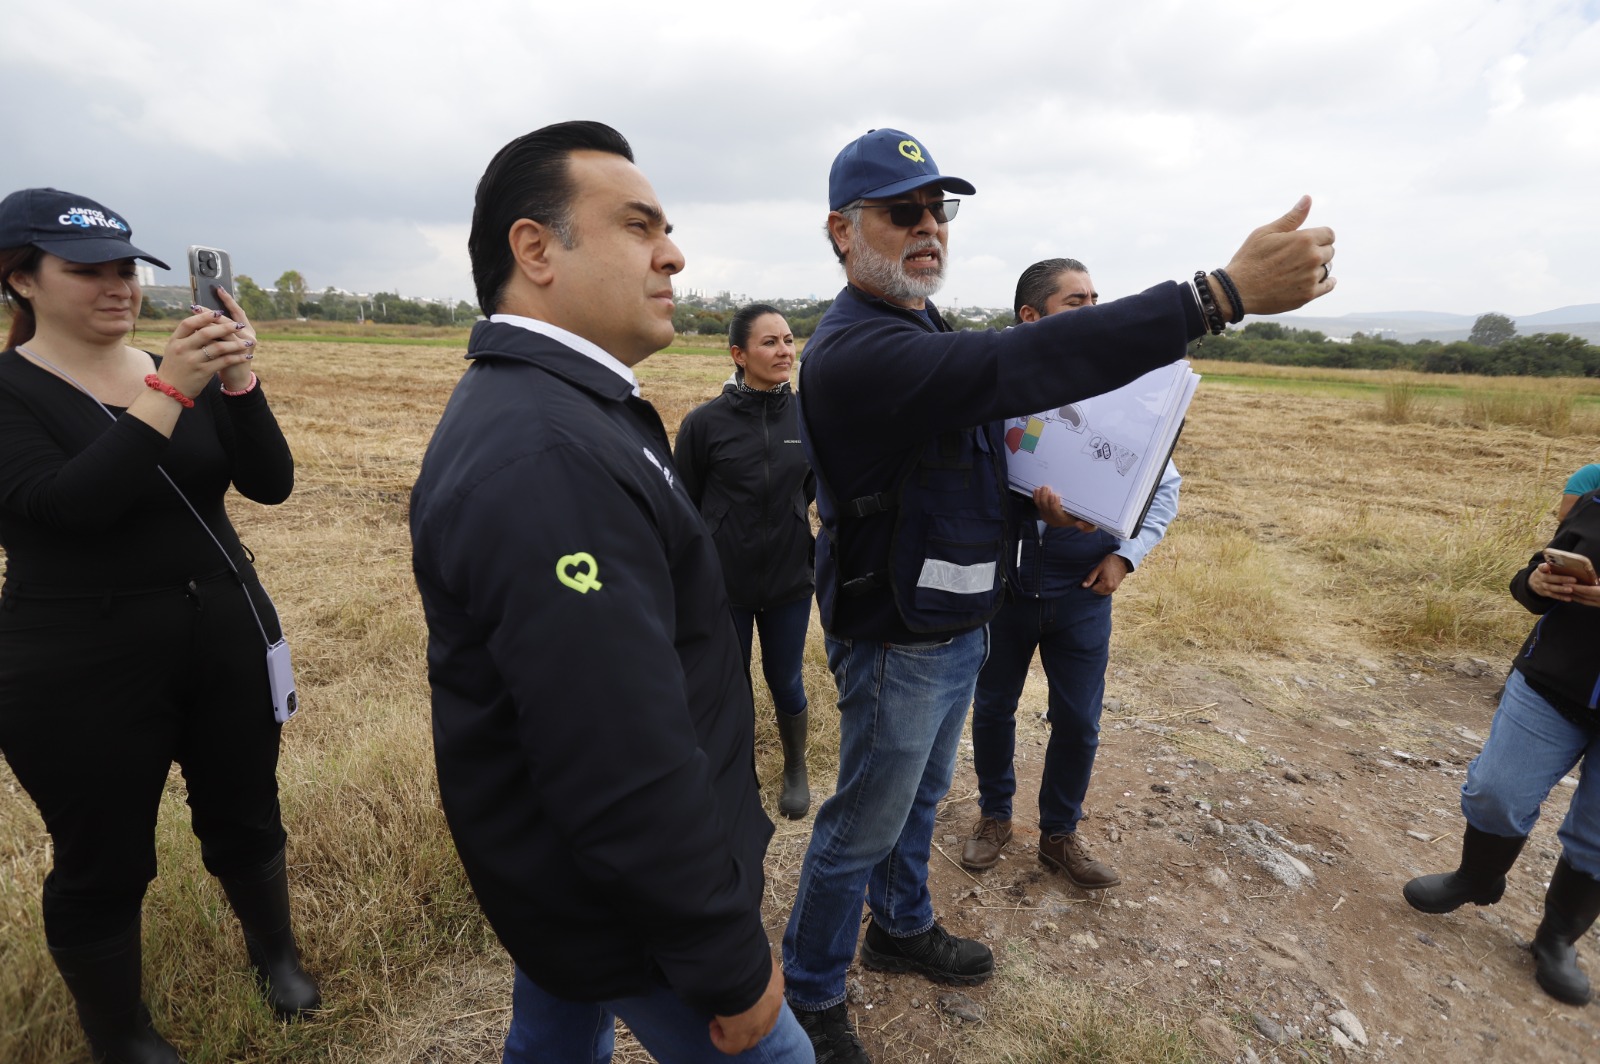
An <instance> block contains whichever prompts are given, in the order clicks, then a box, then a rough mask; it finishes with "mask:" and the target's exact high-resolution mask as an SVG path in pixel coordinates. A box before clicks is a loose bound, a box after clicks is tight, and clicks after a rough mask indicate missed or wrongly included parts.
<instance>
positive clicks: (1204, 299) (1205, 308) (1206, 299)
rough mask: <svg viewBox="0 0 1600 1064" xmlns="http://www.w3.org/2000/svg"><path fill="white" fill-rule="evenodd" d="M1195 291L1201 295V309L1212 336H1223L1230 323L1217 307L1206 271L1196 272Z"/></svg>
mask: <svg viewBox="0 0 1600 1064" xmlns="http://www.w3.org/2000/svg"><path fill="white" fill-rule="evenodd" d="M1194 291H1195V294H1196V295H1198V296H1199V297H1200V310H1201V312H1202V313H1203V314H1204V315H1205V318H1206V328H1207V329H1209V330H1210V332H1211V335H1212V336H1221V335H1222V332H1223V330H1224V329H1226V328H1227V327H1228V323H1227V322H1225V321H1223V320H1222V311H1220V310H1218V309H1217V300H1216V297H1215V296H1213V295H1212V294H1211V282H1210V280H1208V279H1207V278H1206V271H1204V270H1196V271H1195V272H1194Z"/></svg>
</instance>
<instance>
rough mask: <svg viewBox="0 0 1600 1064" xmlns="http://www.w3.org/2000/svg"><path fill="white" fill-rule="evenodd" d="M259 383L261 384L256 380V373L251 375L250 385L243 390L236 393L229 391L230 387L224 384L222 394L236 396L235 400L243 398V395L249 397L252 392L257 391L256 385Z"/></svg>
mask: <svg viewBox="0 0 1600 1064" xmlns="http://www.w3.org/2000/svg"><path fill="white" fill-rule="evenodd" d="M258 383H260V382H259V381H258V380H257V379H256V375H255V374H254V373H252V374H250V383H249V384H246V385H245V386H244V387H243V388H240V389H239V390H238V391H236V392H230V391H228V386H227V385H225V384H224V385H223V386H222V394H223V395H231V396H234V397H235V398H237V397H238V396H241V395H249V394H250V393H251V392H253V391H255V390H256V385H257V384H258Z"/></svg>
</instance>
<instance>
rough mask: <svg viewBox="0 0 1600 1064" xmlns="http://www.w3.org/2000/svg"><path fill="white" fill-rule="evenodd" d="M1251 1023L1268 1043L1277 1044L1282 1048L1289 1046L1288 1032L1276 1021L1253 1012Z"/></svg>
mask: <svg viewBox="0 0 1600 1064" xmlns="http://www.w3.org/2000/svg"><path fill="white" fill-rule="evenodd" d="M1250 1022H1251V1023H1253V1024H1255V1027H1256V1030H1258V1031H1260V1032H1261V1037H1263V1038H1265V1039H1266V1040H1267V1041H1269V1042H1273V1043H1276V1044H1277V1045H1280V1046H1281V1045H1287V1044H1288V1043H1289V1034H1288V1032H1286V1031H1285V1030H1284V1029H1283V1027H1282V1026H1281V1025H1280V1024H1279V1023H1278V1022H1277V1021H1276V1020H1274V1019H1272V1018H1270V1017H1268V1016H1263V1015H1262V1014H1261V1013H1259V1012H1252V1013H1251V1014H1250Z"/></svg>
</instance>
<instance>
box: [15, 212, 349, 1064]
mask: <svg viewBox="0 0 1600 1064" xmlns="http://www.w3.org/2000/svg"><path fill="white" fill-rule="evenodd" d="M130 237H131V230H130V229H129V228H128V226H127V223H126V222H124V221H123V220H122V219H121V218H120V217H119V216H117V215H116V214H114V213H113V212H112V211H110V210H108V209H107V208H105V207H103V206H101V205H100V204H98V203H96V202H94V201H93V200H90V199H88V198H86V197H83V196H78V195H75V194H72V193H66V192H60V191H57V190H55V189H26V190H24V191H21V192H16V193H13V194H12V195H10V196H7V197H6V198H5V199H4V200H3V201H0V292H3V295H4V298H5V301H6V303H7V304H8V306H9V308H10V310H11V314H12V322H11V330H10V335H9V336H8V338H7V342H6V345H5V350H4V351H3V352H0V546H3V547H4V549H5V558H6V573H5V583H4V586H3V588H0V752H3V753H4V754H5V758H6V760H7V762H8V763H9V764H10V766H11V769H12V771H13V772H14V773H15V774H16V777H17V780H18V782H19V783H21V784H22V786H23V788H24V789H25V790H26V791H27V793H28V795H29V796H30V797H31V798H32V799H33V801H34V803H35V804H36V805H37V806H38V808H39V812H40V814H41V816H42V817H43V818H44V822H45V826H46V828H47V829H48V830H49V832H50V837H51V841H52V843H53V845H54V856H55V860H54V865H53V867H52V868H51V870H50V873H49V875H48V876H47V877H46V879H45V884H44V897H43V913H44V925H45V938H46V940H47V943H48V945H49V948H50V954H51V956H52V958H53V959H54V960H55V962H56V966H57V967H58V968H59V969H60V971H61V975H62V978H63V979H64V980H65V982H66V984H67V987H68V989H69V990H70V991H71V993H72V996H73V998H74V1000H75V1002H76V1004H77V1009H78V1016H79V1019H80V1020H81V1022H82V1024H83V1029H84V1031H85V1033H86V1034H87V1035H88V1037H89V1042H90V1046H91V1048H92V1050H93V1054H94V1059H95V1060H96V1061H118V1062H122V1061H136V1062H155V1061H163V1062H164V1061H176V1060H178V1059H179V1058H178V1055H177V1053H176V1052H175V1051H174V1049H173V1048H172V1046H171V1045H170V1044H168V1043H167V1042H166V1040H165V1039H163V1038H162V1037H161V1036H160V1035H159V1034H157V1033H156V1031H155V1029H154V1028H153V1026H152V1023H151V1017H150V1013H149V1011H148V1010H147V1009H146V1007H145V1006H144V1003H143V1002H142V1001H141V996H140V911H141V908H142V904H143V898H144V893H145V889H146V887H147V886H148V884H149V882H150V880H151V879H153V878H154V877H155V873H156V852H155V827H156V813H157V808H158V806H159V804H160V801H161V793H162V790H163V787H164V786H165V783H166V780H167V774H168V770H169V768H170V767H171V764H172V762H173V761H176V762H178V764H179V765H180V766H181V768H182V770H183V776H184V780H185V783H186V785H187V791H188V802H189V806H190V809H191V820H192V825H193V829H194V832H195V834H196V835H197V836H198V837H199V839H200V848H201V856H202V859H203V860H204V863H205V866H206V868H207V869H208V870H209V871H210V872H211V873H212V874H213V875H215V876H217V877H218V879H220V880H221V882H222V887H223V889H224V891H225V893H226V894H227V897H228V900H229V902H230V903H231V904H232V906H233V909H234V911H235V912H236V913H237V914H238V917H239V921H240V923H241V925H242V927H243V929H244V938H245V944H246V946H247V949H248V955H249V958H250V961H251V963H252V964H253V966H254V967H255V969H256V972H257V974H258V976H259V978H260V979H261V980H262V982H263V984H264V986H265V990H266V996H267V999H268V1001H269V1002H270V1003H271V1005H272V1007H273V1008H274V1009H275V1010H276V1011H277V1012H278V1013H279V1014H280V1015H282V1016H285V1017H292V1016H296V1015H299V1014H300V1013H301V1012H304V1011H305V1010H308V1009H312V1008H315V1007H316V1006H317V1004H318V1003H319V996H318V991H317V986H316V984H315V983H314V982H313V981H312V979H311V978H310V976H308V975H307V974H306V972H305V970H304V969H303V968H302V967H301V965H300V961H299V954H298V951H297V949H296V946H295V941H294V936H293V933H292V932H291V930H290V924H289V904H288V903H289V895H288V884H287V879H286V878H285V866H284V842H285V838H286V837H285V834H284V830H283V825H282V822H281V820H280V818H279V810H278V791H277V778H276V770H277V760H278V738H279V728H280V726H279V724H278V723H277V721H276V720H275V719H274V714H273V707H272V702H271V694H270V690H269V684H268V678H267V670H266V666H265V660H266V644H267V643H268V642H271V641H274V640H277V639H278V638H279V637H280V636H281V632H280V631H279V628H278V619H277V614H276V613H275V612H274V610H273V608H272V603H271V601H270V600H269V599H268V598H267V596H266V593H265V592H264V591H263V590H262V589H261V585H260V584H259V583H258V582H257V580H256V578H255V573H254V570H253V568H252V567H251V564H250V556H249V553H248V551H246V550H245V549H244V547H243V546H242V545H241V544H240V542H239V537H238V535H237V533H236V532H235V531H234V529H233V526H232V524H231V523H230V522H229V520H228V515H227V512H226V510H225V509H224V507H223V495H224V493H225V492H226V491H227V489H228V487H229V486H230V485H232V486H233V487H234V488H236V489H237V490H238V491H239V493H240V494H241V495H244V496H245V497H246V498H249V499H253V500H255V501H257V502H262V503H269V504H270V503H278V502H282V501H283V500H284V499H285V498H287V497H288V495H289V492H290V489H291V487H292V486H293V482H294V462H293V458H292V457H291V455H290V453H289V447H288V444H287V443H286V442H285V440H284V438H283V433H282V432H281V431H280V430H279V428H278V424H277V421H276V419H275V418H274V417H273V415H272V411H271V409H270V408H269V407H268V406H267V401H266V397H265V395H264V394H263V392H262V388H261V385H260V382H259V381H258V380H257V378H256V376H255V374H254V373H253V372H251V361H252V360H253V359H254V357H255V354H254V349H255V335H254V332H253V330H252V329H251V328H250V323H249V322H248V321H247V320H246V318H245V315H244V313H243V312H242V311H241V310H240V309H239V305H238V304H237V303H236V302H234V300H233V299H232V297H231V295H230V294H228V293H226V292H221V293H219V296H220V298H221V299H222V301H223V305H224V306H225V307H226V308H227V310H228V313H229V314H230V315H231V316H232V317H231V319H230V318H229V317H226V316H223V315H221V314H218V313H215V312H212V311H203V312H199V311H200V308H198V307H196V308H195V309H196V311H197V313H195V314H193V315H192V316H190V317H188V318H185V319H184V320H183V321H181V322H180V323H179V324H178V326H177V328H176V329H174V330H173V332H172V335H171V336H170V337H169V338H168V339H167V341H166V345H165V348H164V351H163V354H162V355H160V356H154V355H151V354H148V353H146V352H144V351H142V350H139V349H138V348H135V347H131V346H129V345H128V344H127V343H126V338H127V335H128V332H129V330H130V329H132V328H133V326H134V322H135V319H136V317H137V315H138V313H139V306H140V302H141V292H140V287H139V281H138V274H137V271H136V268H135V260H136V259H144V260H145V261H147V262H152V263H155V264H156V265H157V266H161V267H162V268H163V269H165V268H166V267H165V264H163V263H162V262H160V261H159V260H158V259H156V258H154V257H153V256H151V255H149V254H148V253H146V252H144V251H141V250H139V249H138V248H136V247H134V246H133V244H132V243H131V241H130ZM163 474H165V476H164V475H163ZM166 476H170V478H171V480H170V482H169V481H168V480H167V479H166ZM180 492H181V495H180ZM191 506H192V510H191V509H190V507H191ZM202 521H203V522H204V525H205V526H206V527H204V528H202V527H200V526H201V523H202ZM224 552H226V554H227V557H226V558H224V557H223V556H222V555H223V553H224Z"/></svg>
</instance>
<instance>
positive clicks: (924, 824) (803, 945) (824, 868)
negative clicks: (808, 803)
mask: <svg viewBox="0 0 1600 1064" xmlns="http://www.w3.org/2000/svg"><path fill="white" fill-rule="evenodd" d="M987 652H988V636H987V632H986V631H985V630H984V629H982V628H980V629H978V630H977V631H973V632H968V633H966V634H965V635H959V636H956V637H955V638H954V639H951V640H949V641H947V642H943V643H933V644H925V645H910V646H898V645H894V644H886V643H871V642H867V641H865V640H849V639H836V638H834V637H833V636H829V637H828V667H829V668H830V669H832V670H833V678H834V682H835V683H836V684H838V687H839V786H838V789H837V790H836V791H835V792H834V795H833V797H831V798H829V799H828V800H827V801H826V802H823V803H822V807H821V808H820V809H818V810H817V817H816V823H815V825H814V826H813V828H812V832H811V845H810V846H809V847H808V848H807V849H806V857H805V862H804V863H803V864H802V865H801V868H800V889H799V892H798V894H797V895H796V897H795V901H794V909H793V910H792V911H791V912H790V914H789V926H788V928H787V929H785V931H784V934H783V974H784V978H785V980H786V981H787V983H788V996H789V1001H790V1003H791V1004H793V1005H794V1006H795V1007H796V1008H802V1009H808V1010H816V1009H825V1008H828V1007H830V1006H833V1005H837V1004H838V1003H839V1002H841V1001H843V1000H844V998H845V972H846V971H848V970H849V968H850V961H851V959H852V958H853V957H854V956H855V951H856V936H857V934H858V933H859V932H860V929H861V898H862V894H863V893H865V894H866V899H867V905H868V906H869V907H870V908H871V909H872V919H873V921H874V922H875V923H877V924H878V926H879V927H881V928H883V929H884V930H885V931H887V932H888V933H889V934H891V935H893V936H895V937H897V938H903V937H906V936H909V935H916V934H921V933H922V932H923V931H926V930H928V929H929V928H930V927H932V926H933V899H932V898H930V897H929V895H928V854H929V851H930V849H931V847H932V845H933V816H934V812H935V811H936V810H937V808H938V805H939V799H941V798H943V797H944V795H945V792H946V791H948V790H949V789H950V774H951V773H952V772H953V771H954V769H955V761H956V749H957V747H958V746H959V745H960V742H961V726H962V724H963V723H964V722H965V720H966V716H967V706H968V705H970V704H971V702H972V687H973V684H974V683H975V682H976V680H977V677H978V670H979V669H980V668H982V667H983V659H984V656H985V654H986V653H987Z"/></svg>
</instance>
